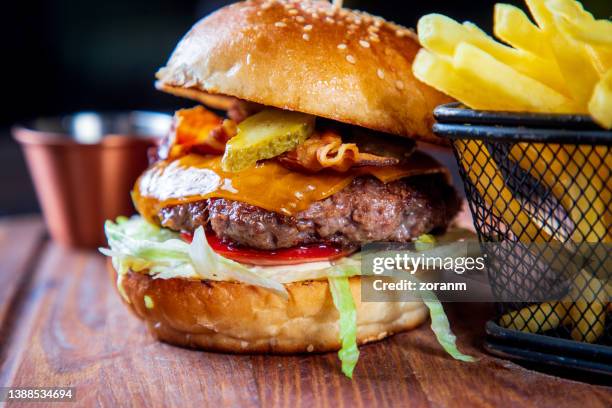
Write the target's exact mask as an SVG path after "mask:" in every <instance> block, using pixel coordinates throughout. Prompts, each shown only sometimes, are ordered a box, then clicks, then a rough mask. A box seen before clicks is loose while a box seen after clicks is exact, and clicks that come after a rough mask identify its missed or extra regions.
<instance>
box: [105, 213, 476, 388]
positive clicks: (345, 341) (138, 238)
mask: <svg viewBox="0 0 612 408" xmlns="http://www.w3.org/2000/svg"><path fill="white" fill-rule="evenodd" d="M104 228H105V231H106V236H107V238H108V244H109V248H100V252H102V253H103V254H104V255H107V256H109V257H112V260H113V265H114V266H115V269H116V270H117V271H118V273H119V277H118V282H120V281H121V278H122V275H123V274H125V273H127V272H128V271H130V270H131V271H134V272H144V271H145V270H146V271H147V273H148V274H149V275H151V276H153V277H154V278H161V279H169V278H177V277H179V278H180V277H183V278H191V279H193V278H195V279H211V280H219V281H238V282H244V283H247V284H250V285H256V286H259V287H263V288H267V289H269V290H271V291H273V292H275V293H277V294H279V295H280V296H283V297H284V298H287V297H288V294H287V291H286V289H285V287H284V285H283V283H290V282H297V281H304V280H311V279H328V281H329V287H330V292H331V295H332V299H333V302H334V305H335V306H336V308H337V309H338V312H339V315H340V319H339V337H340V342H341V344H342V347H341V349H340V351H339V352H338V356H339V358H340V360H341V362H342V372H343V373H344V374H345V375H346V376H347V377H349V378H352V376H353V370H354V368H355V366H356V364H357V360H358V359H359V350H358V348H357V310H356V308H355V302H354V300H353V296H352V293H351V289H350V285H349V277H351V276H358V275H361V254H359V253H357V254H355V255H353V256H350V257H345V258H342V259H341V260H339V261H335V262H329V261H322V262H315V263H311V264H308V265H304V266H300V265H288V266H272V267H270V266H265V267H262V266H252V267H249V266H246V265H243V264H240V263H238V262H235V261H232V260H230V259H227V258H224V257H222V256H221V255H219V254H217V253H216V252H214V251H213V250H212V248H211V247H210V245H209V244H208V241H207V240H206V235H205V234H204V229H203V228H202V227H200V228H198V229H197V230H196V231H195V234H194V236H193V240H192V242H191V244H189V243H187V242H185V241H183V240H181V239H180V235H179V234H177V233H176V232H173V231H170V230H168V229H165V228H160V227H158V226H156V225H153V224H150V223H148V222H146V221H145V220H144V219H143V218H141V217H138V216H135V217H132V218H129V219H128V218H126V217H119V218H117V220H116V222H112V221H106V223H105V225H104ZM419 238H421V237H419ZM432 238H433V237H432ZM422 241H424V242H422V243H424V244H426V245H427V244H431V241H432V239H430V237H429V236H427V237H424V238H423V239H422ZM453 241H454V240H453ZM434 242H435V239H434ZM455 245H456V244H452V243H449V244H448V245H444V247H445V248H446V247H448V248H446V249H445V250H446V251H450V252H452V253H454V252H456V251H455V248H454V246H455ZM427 246H428V248H426V250H428V251H438V250H441V249H439V248H435V249H432V248H430V247H429V245H427ZM422 249H424V250H425V248H422ZM451 249H452V250H451ZM409 278H412V279H416V278H415V277H413V276H412V277H409ZM119 286H120V285H119ZM423 302H424V303H425V304H426V305H427V307H428V308H429V312H430V315H431V328H432V330H433V332H434V334H435V336H436V338H437V339H438V342H439V343H440V345H441V346H442V347H443V348H444V350H446V352H447V353H448V354H450V355H451V356H452V357H454V358H455V359H457V360H461V361H474V358H473V357H471V356H467V355H465V354H462V353H461V352H460V351H459V350H458V348H457V345H456V338H455V336H454V335H453V333H452V331H451V329H450V325H449V322H448V318H447V317H446V314H445V313H444V309H443V307H442V304H441V303H440V301H439V300H438V299H437V298H436V296H435V294H434V293H433V292H428V293H425V294H424V296H423Z"/></svg>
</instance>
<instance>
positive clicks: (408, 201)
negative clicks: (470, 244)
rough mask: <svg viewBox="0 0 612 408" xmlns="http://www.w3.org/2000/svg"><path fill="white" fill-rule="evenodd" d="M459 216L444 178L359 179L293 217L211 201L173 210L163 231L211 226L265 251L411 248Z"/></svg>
mask: <svg viewBox="0 0 612 408" xmlns="http://www.w3.org/2000/svg"><path fill="white" fill-rule="evenodd" d="M458 210H459V201H458V199H457V195H456V193H455V191H454V189H453V188H452V187H450V186H449V185H448V184H447V183H446V182H445V181H444V179H443V178H442V177H441V176H439V175H432V176H419V177H412V178H409V179H405V180H398V181H394V182H391V183H388V184H384V183H382V182H380V181H379V180H378V179H375V178H372V177H359V178H356V179H355V180H353V182H352V183H351V184H350V185H349V186H347V187H346V188H344V189H342V190H341V191H339V192H337V193H336V194H334V195H332V196H331V197H328V198H326V199H325V200H321V201H317V202H314V203H312V204H311V205H310V207H308V208H307V209H306V210H304V211H302V212H300V213H298V214H296V216H295V217H289V216H285V215H282V214H278V213H275V212H271V211H267V210H264V209H262V208H259V207H255V206H252V205H250V204H245V203H242V202H239V201H232V200H226V199H211V200H204V201H198V202H194V203H189V204H181V205H177V206H173V207H167V208H164V209H162V210H161V211H160V214H159V218H160V223H161V225H162V226H164V227H167V228H170V229H173V230H176V231H188V232H192V231H193V230H195V229H196V228H197V227H199V226H200V225H207V224H209V225H210V227H211V228H212V230H213V231H214V232H215V233H216V234H217V235H218V236H219V237H221V238H223V239H229V240H231V241H234V242H236V243H238V244H242V245H245V246H248V247H252V248H259V249H278V248H288V247H292V246H296V245H300V244H309V243H316V242H323V241H324V242H331V243H336V244H339V245H342V246H355V245H361V244H365V243H368V242H373V241H396V242H406V241H410V240H411V239H413V238H416V237H418V236H419V235H421V234H425V233H428V232H432V231H436V230H444V229H445V228H446V227H447V226H448V224H449V223H450V221H451V220H452V218H453V217H454V216H455V214H456V213H457V211H458Z"/></svg>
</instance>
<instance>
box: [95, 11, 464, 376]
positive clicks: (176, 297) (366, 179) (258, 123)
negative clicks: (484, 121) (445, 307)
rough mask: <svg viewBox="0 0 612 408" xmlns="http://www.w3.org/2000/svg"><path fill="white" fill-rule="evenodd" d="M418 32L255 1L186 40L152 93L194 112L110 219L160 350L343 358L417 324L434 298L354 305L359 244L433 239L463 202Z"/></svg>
mask: <svg viewBox="0 0 612 408" xmlns="http://www.w3.org/2000/svg"><path fill="white" fill-rule="evenodd" d="M419 48H420V46H419V44H418V41H417V39H416V36H415V34H414V33H413V32H412V31H411V30H408V29H406V28H404V27H401V26H399V25H396V24H393V23H390V22H387V21H385V20H383V19H382V18H380V17H375V16H371V15H369V14H367V13H363V12H359V11H354V10H349V9H345V8H341V7H338V6H337V5H333V4H330V3H328V2H325V1H302V2H298V1H284V0H263V1H260V0H249V1H244V2H239V3H235V4H232V5H229V6H226V7H223V8H221V9H219V10H218V11H216V12H214V13H213V14H211V15H209V16H207V17H205V18H204V19H202V20H201V21H199V22H198V23H196V24H195V25H194V26H193V28H192V29H191V30H190V31H189V32H188V33H187V34H186V35H185V37H184V38H183V39H182V40H181V41H180V43H179V44H178V45H177V47H176V49H175V50H174V52H173V54H172V56H171V57H170V59H169V61H168V63H167V65H166V66H165V67H163V68H161V69H160V70H159V72H158V73H157V82H156V87H157V88H158V89H160V90H162V91H165V92H168V93H171V94H174V95H177V96H181V97H185V98H189V99H192V100H195V101H197V102H198V103H199V104H198V105H197V106H195V107H194V108H191V109H182V110H179V111H177V112H176V114H175V118H174V125H173V127H172V130H171V132H170V133H169V135H168V136H167V137H166V138H165V139H164V140H163V142H162V143H161V144H160V146H159V147H158V149H157V151H156V152H155V154H154V155H153V157H152V163H151V165H150V167H149V168H148V169H147V170H146V171H145V172H144V173H143V174H142V176H141V177H140V178H139V180H138V181H137V182H136V185H135V186H134V190H133V193H132V196H133V201H134V204H135V207H136V209H137V210H138V212H139V214H140V216H136V217H133V218H131V219H127V218H119V219H118V220H116V221H115V222H113V221H108V222H107V223H106V225H105V229H106V234H107V237H108V244H109V247H108V248H103V249H101V251H102V252H103V253H104V254H106V255H108V256H110V257H111V258H112V266H113V274H114V275H115V279H116V285H117V289H118V292H119V293H120V295H121V297H122V298H123V300H124V301H125V303H127V304H128V305H129V307H130V308H131V309H132V311H133V312H134V313H135V314H136V315H137V316H138V317H140V318H141V319H143V320H144V321H145V322H146V324H147V326H148V328H149V330H150V331H151V333H152V334H153V335H154V336H155V337H156V338H158V339H159V340H161V341H164V342H167V343H171V344H175V345H179V346H184V347H191V348H197V349H204V350H213V351H221V352H232V353H311V352H328V351H334V350H340V351H339V355H340V358H341V360H342V368H343V371H344V372H345V374H346V375H348V376H351V375H352V371H353V367H354V366H355V364H356V362H357V356H358V350H357V345H360V344H365V343H368V342H372V341H378V340H382V339H383V338H385V337H387V336H390V335H392V334H394V333H398V332H402V331H405V330H409V329H412V328H414V327H416V326H418V325H420V324H421V323H423V322H424V321H425V320H426V319H427V318H428V316H429V309H428V307H427V306H430V309H431V311H432V313H433V312H435V313H434V314H432V321H433V324H432V327H434V329H435V330H434V331H435V332H436V334H437V335H438V336H443V339H442V340H445V341H442V343H443V344H445V347H446V348H447V350H448V351H449V352H451V354H453V355H455V356H459V358H462V357H464V356H463V355H461V354H460V353H459V352H458V351H457V350H456V348H455V346H454V338H453V337H452V334H451V333H450V331H448V322H446V320H445V316H443V315H442V317H440V313H438V312H439V310H440V308H438V307H434V306H436V305H433V303H432V302H421V301H419V302H416V301H415V302H402V301H398V299H395V298H393V296H392V295H389V299H388V302H365V301H362V300H361V291H360V285H361V283H362V279H366V277H365V276H364V277H362V276H361V275H362V270H361V269H362V268H361V261H360V248H361V247H362V245H364V244H367V243H371V242H379V241H388V242H404V243H407V242H414V241H418V240H423V239H425V240H427V241H431V240H432V239H433V237H434V236H435V234H436V233H442V232H444V231H445V230H446V229H447V228H448V227H449V225H450V224H451V222H452V220H453V217H454V216H455V215H456V214H457V212H458V209H459V200H458V198H457V195H456V193H455V190H454V189H453V188H452V186H451V185H450V183H449V176H448V172H447V170H446V169H445V168H444V167H442V166H441V165H440V164H439V163H438V162H436V161H435V160H434V159H432V158H431V157H429V156H428V155H426V154H425V153H423V152H421V151H419V150H418V149H417V143H416V141H417V140H421V141H425V142H430V143H443V141H442V140H441V139H438V137H436V136H435V135H434V134H433V133H432V131H431V125H432V122H433V117H432V110H433V108H434V107H435V106H436V105H438V104H441V103H444V102H447V101H448V98H447V97H446V96H445V95H443V94H441V93H439V92H438V91H436V90H434V89H433V88H430V87H429V86H427V85H425V84H423V83H421V82H419V81H418V80H417V79H415V77H414V76H413V74H412V70H411V66H412V61H413V58H414V56H415V54H416V53H417V51H418V50H419Z"/></svg>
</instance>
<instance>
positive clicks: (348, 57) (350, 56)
mask: <svg viewBox="0 0 612 408" xmlns="http://www.w3.org/2000/svg"><path fill="white" fill-rule="evenodd" d="M346 60H347V61H348V62H350V63H351V64H354V63H355V62H357V60H355V57H353V56H352V55H351V54H349V55H347V56H346Z"/></svg>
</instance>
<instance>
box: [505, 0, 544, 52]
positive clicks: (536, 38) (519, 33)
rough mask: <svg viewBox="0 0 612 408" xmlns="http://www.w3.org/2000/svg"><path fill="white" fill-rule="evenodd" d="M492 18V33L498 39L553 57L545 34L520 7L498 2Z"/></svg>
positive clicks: (516, 46) (515, 46)
mask: <svg viewBox="0 0 612 408" xmlns="http://www.w3.org/2000/svg"><path fill="white" fill-rule="evenodd" d="M493 20H494V24H493V33H494V34H495V36H496V37H497V38H499V39H500V40H502V41H504V42H506V43H507V44H509V45H511V46H513V47H514V48H518V49H521V50H525V51H529V52H531V53H533V54H535V55H539V56H541V57H542V58H546V59H548V60H554V59H555V56H554V54H553V52H552V50H551V48H550V45H549V44H548V39H547V38H546V35H545V34H544V33H542V31H541V30H540V29H539V28H538V27H537V26H536V25H535V24H533V23H532V22H531V21H530V20H529V17H527V15H526V14H525V13H524V12H523V10H521V9H520V8H518V7H514V6H511V5H510V4H501V3H498V4H496V5H495V13H494V18H493Z"/></svg>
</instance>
